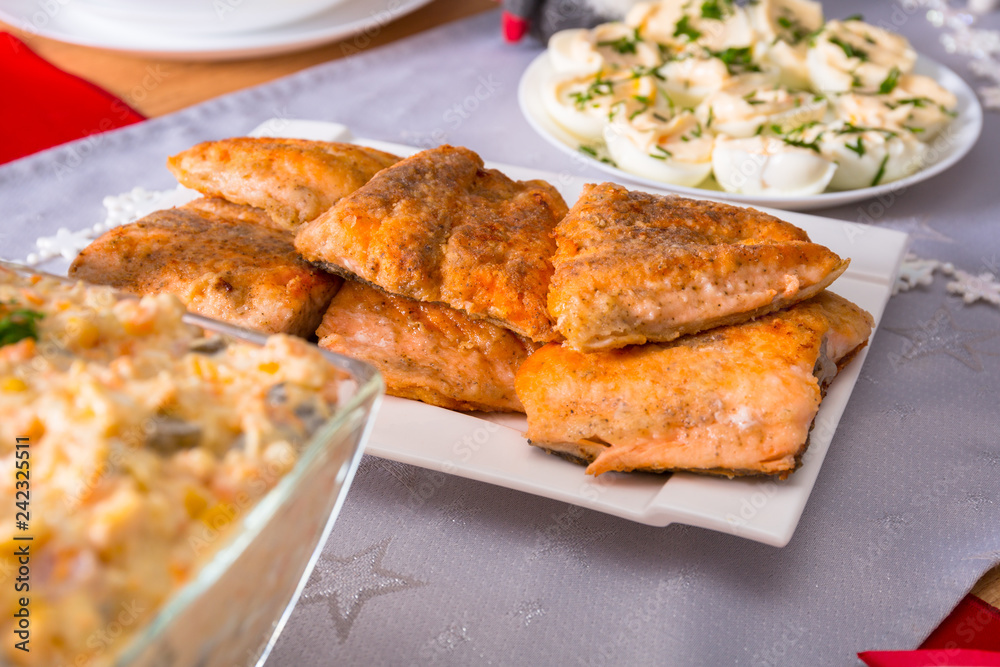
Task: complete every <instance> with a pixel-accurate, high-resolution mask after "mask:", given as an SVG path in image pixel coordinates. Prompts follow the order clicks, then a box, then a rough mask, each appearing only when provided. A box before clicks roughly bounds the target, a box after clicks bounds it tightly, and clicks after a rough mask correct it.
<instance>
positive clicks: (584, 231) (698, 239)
mask: <svg viewBox="0 0 1000 667" xmlns="http://www.w3.org/2000/svg"><path fill="white" fill-rule="evenodd" d="M556 243H557V245H558V250H557V252H556V254H555V257H554V258H553V260H552V263H553V265H554V267H555V274H554V275H553V277H552V283H551V289H550V291H549V296H548V307H549V312H550V314H551V316H552V318H553V319H554V320H555V321H556V328H557V329H558V330H559V332H560V333H561V334H562V335H563V336H565V338H566V340H567V342H568V343H569V345H570V346H571V347H573V348H575V349H578V350H584V351H593V350H600V349H609V348H617V347H622V346H625V345H635V344H642V343H645V342H647V341H660V342H664V341H670V340H673V339H674V338H677V337H678V336H681V335H684V334H689V333H694V332H697V331H703V330H705V329H710V328H712V327H716V326H720V325H723V324H733V323H735V322H742V321H745V320H748V319H750V318H752V317H757V316H760V315H763V314H765V313H769V312H772V311H775V310H778V309H779V308H784V307H786V306H788V305H790V304H793V303H796V302H798V301H802V300H804V299H807V298H809V297H811V296H813V295H815V294H818V293H819V292H820V291H821V290H823V289H824V288H825V287H826V286H827V285H829V284H830V283H832V282H833V281H834V280H835V279H836V278H837V277H838V276H840V274H841V273H843V272H844V270H845V269H846V268H847V265H848V263H849V260H842V259H841V258H840V257H838V256H837V255H836V254H834V253H833V252H831V251H830V250H829V249H827V248H825V247H824V246H821V245H818V244H815V243H810V242H809V237H808V236H807V235H806V233H805V232H804V231H802V230H801V229H799V228H798V227H795V226H794V225H791V224H789V223H787V222H783V221H781V220H779V219H778V218H775V217H774V216H771V215H767V214H765V213H761V212H760V211H756V210H754V209H751V208H742V207H738V206H729V205H727V204H718V203H715V202H709V201H700V200H693V199H686V198H683V197H677V196H658V195H653V194H648V193H645V192H630V191H628V190H626V189H625V188H623V187H621V186H619V185H613V184H611V183H604V184H601V185H587V186H586V187H585V188H584V191H583V194H582V195H581V196H580V199H579V200H578V201H577V203H576V205H575V206H573V208H572V209H570V212H569V213H568V214H567V215H566V217H565V218H564V219H563V220H562V222H560V223H559V225H558V226H557V227H556Z"/></svg>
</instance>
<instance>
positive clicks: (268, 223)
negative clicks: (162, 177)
mask: <svg viewBox="0 0 1000 667" xmlns="http://www.w3.org/2000/svg"><path fill="white" fill-rule="evenodd" d="M178 208H180V209H183V210H185V211H191V212H192V213H195V214H196V215H200V214H205V215H204V216H203V217H206V218H207V219H209V220H212V219H215V218H224V219H226V220H230V221H231V220H239V221H240V222H249V223H252V224H255V225H261V226H262V227H269V228H271V229H277V230H280V231H285V232H287V230H285V228H284V227H283V226H282V225H280V224H278V223H277V222H275V221H274V218H272V217H271V216H270V215H268V213H267V211H265V210H264V209H262V208H256V207H254V206H245V205H243V204H234V203H233V202H231V201H227V200H225V199H223V198H221V197H202V198H200V199H195V200H194V201H189V202H188V203H187V204H184V205H183V206H178Z"/></svg>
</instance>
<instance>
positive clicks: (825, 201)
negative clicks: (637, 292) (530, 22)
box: [517, 52, 983, 211]
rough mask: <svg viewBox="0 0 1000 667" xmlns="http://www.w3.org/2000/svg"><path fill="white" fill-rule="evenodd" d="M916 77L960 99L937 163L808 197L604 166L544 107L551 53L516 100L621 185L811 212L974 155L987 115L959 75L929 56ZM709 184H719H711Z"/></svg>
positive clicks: (567, 148)
mask: <svg viewBox="0 0 1000 667" xmlns="http://www.w3.org/2000/svg"><path fill="white" fill-rule="evenodd" d="M915 71H916V72H917V73H918V74H926V75H927V76H930V77H933V78H934V79H936V80H937V81H938V83H940V84H941V85H942V86H944V87H945V88H947V89H948V90H950V91H951V92H953V93H954V94H955V96H956V97H957V98H958V116H957V117H956V118H955V119H954V120H952V122H951V123H950V124H949V125H948V127H946V128H945V129H944V130H943V131H942V132H941V134H939V135H938V136H937V137H935V138H934V139H933V140H932V141H931V142H930V151H929V154H930V155H934V154H935V153H936V154H937V158H936V159H935V160H934V161H933V162H931V164H929V165H928V166H926V167H925V168H923V169H921V170H920V171H918V172H917V173H915V174H912V175H910V176H907V177H906V178H902V179H900V180H898V181H893V182H892V183H885V184H883V185H878V186H876V187H872V188H860V189H857V190H843V191H839V192H823V193H820V194H818V195H811V196H808V197H801V196H797V197H778V196H761V195H756V196H755V195H739V194H733V193H729V192H726V191H724V190H722V189H721V188H719V187H718V186H716V187H714V188H708V187H699V188H691V187H684V186H681V185H671V184H670V183H664V182H662V181H655V180H653V179H650V178H645V177H643V176H636V175H634V174H630V173H629V172H627V171H623V170H622V169H619V168H618V167H615V166H612V165H610V164H607V163H605V162H601V161H600V160H598V159H596V158H592V157H590V156H588V155H586V154H585V153H582V152H580V140H579V139H576V138H575V137H573V135H571V134H569V133H568V132H567V131H566V130H564V129H563V128H562V127H561V126H560V125H559V124H557V123H556V122H555V121H554V120H552V117H551V116H549V114H548V112H547V111H546V110H545V106H544V104H543V103H542V96H541V90H542V85H543V84H544V83H545V82H546V81H548V79H549V77H551V76H552V75H553V74H554V73H555V70H553V68H552V64H551V62H550V61H549V54H548V52H545V53H542V54H540V55H539V56H538V57H537V58H535V59H534V60H533V61H532V62H531V64H530V65H529V66H528V69H526V70H525V72H524V74H523V75H522V76H521V82H520V84H519V86H518V91H517V97H518V102H519V103H520V105H521V113H523V114H524V117H525V118H526V119H527V120H528V123H529V124H530V125H531V126H532V127H533V128H534V129H535V131H536V132H538V133H539V134H540V135H542V137H544V138H545V139H546V140H547V141H548V142H549V143H551V144H552V145H553V146H555V147H556V148H558V149H560V150H561V151H563V152H564V153H566V154H568V155H572V156H574V157H575V158H577V159H584V160H587V162H588V164H590V165H591V166H593V167H596V168H597V169H600V170H601V171H605V172H607V173H609V174H613V175H614V176H616V177H618V178H619V179H623V180H628V181H632V182H633V183H640V184H642V185H646V186H649V187H653V188H659V189H661V190H669V191H671V192H676V193H678V194H682V195H688V196H692V197H709V198H711V199H719V200H725V201H735V202H741V203H744V204H750V205H753V206H771V207H774V208H781V209H785V210H790V211H808V210H812V209H817V208H829V207H833V206H841V205H843V204H851V203H853V202H857V201H862V200H864V199H869V198H871V197H878V196H879V195H882V194H887V193H889V192H896V193H898V192H899V191H900V190H901V189H905V188H908V187H910V186H912V185H914V184H916V183H919V182H921V181H923V180H926V179H928V178H930V177H931V176H934V175H936V174H940V173H941V172H942V171H944V170H945V169H947V168H948V167H950V166H952V165H953V164H955V163H956V162H958V161H959V160H960V159H962V157H963V156H964V155H965V154H966V153H968V152H969V150H971V149H972V146H973V145H974V144H975V143H976V140H977V139H978V138H979V133H980V132H981V131H982V129H983V109H982V107H981V106H980V105H979V99H978V98H977V97H976V93H975V92H974V91H973V90H972V88H970V87H969V85H968V84H967V83H965V81H963V80H962V78H961V77H960V76H958V75H957V74H955V72H953V71H951V70H950V69H948V68H947V67H945V66H944V65H942V64H940V63H937V62H935V61H933V60H931V59H930V58H927V57H926V56H920V57H919V58H918V59H917V64H916V67H915ZM710 182H713V183H714V181H711V179H710Z"/></svg>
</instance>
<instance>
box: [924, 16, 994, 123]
mask: <svg viewBox="0 0 1000 667" xmlns="http://www.w3.org/2000/svg"><path fill="white" fill-rule="evenodd" d="M915 1H916V3H917V4H919V5H922V6H924V7H927V20H928V21H929V22H930V23H931V25H933V26H934V27H936V28H942V29H944V30H946V31H947V32H945V33H944V34H942V35H941V44H942V45H943V46H944V48H945V50H946V51H948V52H949V53H960V54H963V55H967V56H970V57H971V60H970V61H969V69H970V70H971V71H972V73H973V74H975V75H976V76H977V77H979V78H981V79H984V82H985V85H983V86H980V87H979V91H978V92H979V95H980V97H981V98H982V100H983V106H984V107H986V108H987V109H990V110H993V111H1000V60H998V58H1000V31H997V30H983V29H980V28H975V27H973V26H975V24H976V20H977V16H976V15H977V14H984V13H986V12H988V11H991V10H992V9H993V8H994V7H995V6H996V4H997V2H996V0H969V2H968V3H967V6H966V7H953V6H952V5H951V4H949V2H948V0H915Z"/></svg>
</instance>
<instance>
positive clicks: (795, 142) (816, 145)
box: [781, 137, 820, 153]
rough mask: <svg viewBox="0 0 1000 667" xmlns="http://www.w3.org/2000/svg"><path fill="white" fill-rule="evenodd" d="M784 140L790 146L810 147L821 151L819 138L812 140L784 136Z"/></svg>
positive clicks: (812, 149)
mask: <svg viewBox="0 0 1000 667" xmlns="http://www.w3.org/2000/svg"><path fill="white" fill-rule="evenodd" d="M781 140H782V141H784V142H785V143H786V144H788V145H789V146H798V147H799V148H808V149H809V150H811V151H816V152H817V153H819V152H820V151H819V139H813V140H812V141H804V140H802V139H789V138H788V137H782V138H781Z"/></svg>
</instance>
